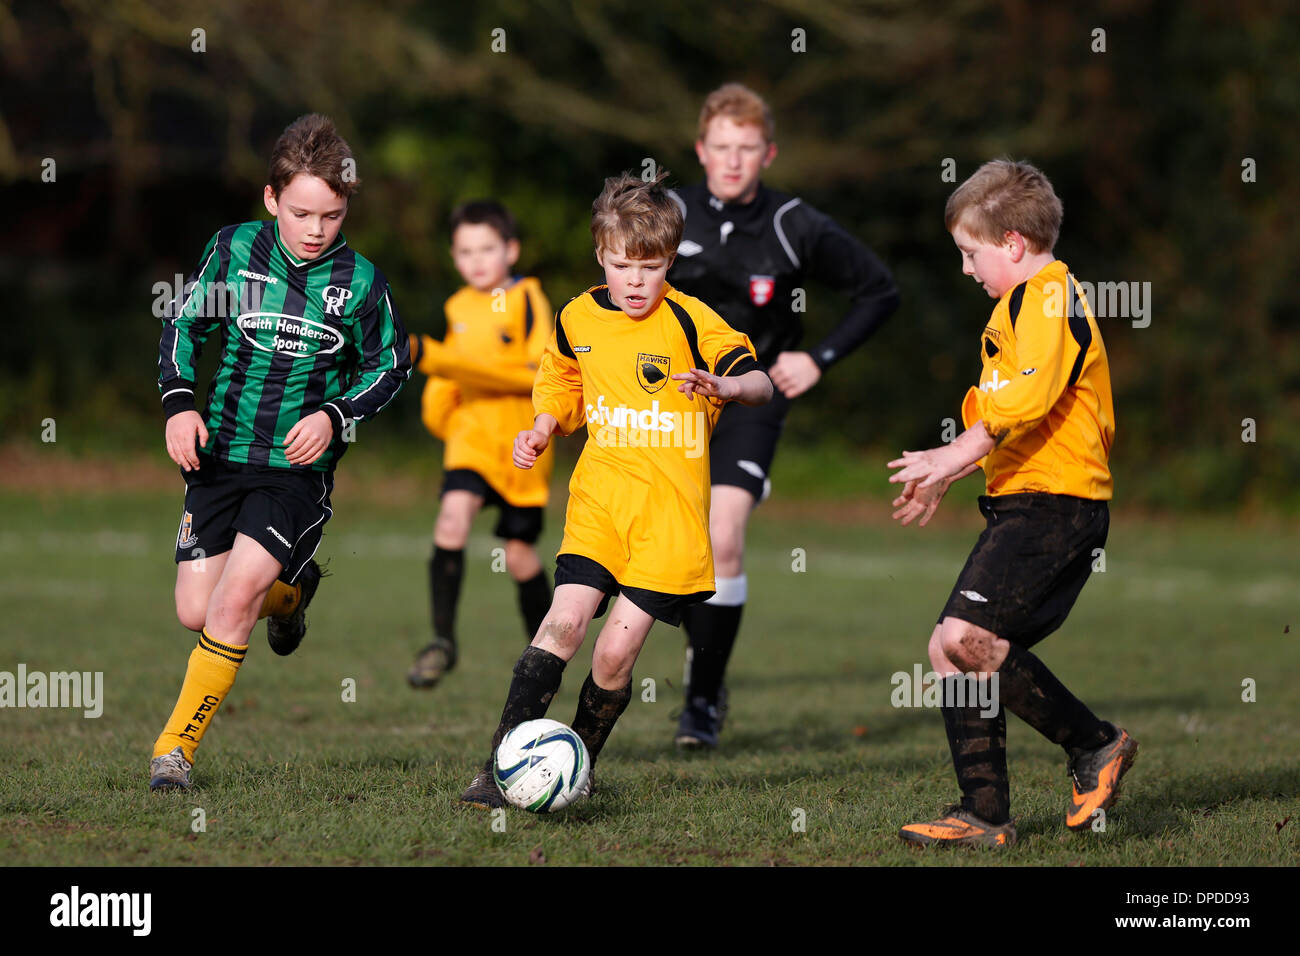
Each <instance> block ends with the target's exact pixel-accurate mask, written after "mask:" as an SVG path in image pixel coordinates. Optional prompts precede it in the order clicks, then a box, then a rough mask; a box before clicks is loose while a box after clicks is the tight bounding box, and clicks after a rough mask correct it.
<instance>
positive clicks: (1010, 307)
mask: <svg viewBox="0 0 1300 956" xmlns="http://www.w3.org/2000/svg"><path fill="white" fill-rule="evenodd" d="M1025 285H1026V283H1024V282H1022V283H1020V285H1018V286H1016V288H1015V290H1014V291H1013V292H1012V293H1011V299H1010V300H1009V301H1008V302H1007V312H1009V313H1010V314H1011V331H1013V332H1014V331H1015V330H1016V317H1017V316H1019V315H1020V303H1021V302H1023V301H1024V300H1025Z"/></svg>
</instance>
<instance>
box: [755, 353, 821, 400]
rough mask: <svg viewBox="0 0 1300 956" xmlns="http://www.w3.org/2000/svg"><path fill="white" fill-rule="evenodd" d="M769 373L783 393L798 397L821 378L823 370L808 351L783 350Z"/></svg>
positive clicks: (787, 395) (774, 383) (787, 396)
mask: <svg viewBox="0 0 1300 956" xmlns="http://www.w3.org/2000/svg"><path fill="white" fill-rule="evenodd" d="M767 374H768V375H769V376H771V378H772V384H773V385H775V386H776V387H777V388H779V389H780V390H781V394H782V395H784V396H785V397H786V398H798V397H799V396H800V395H802V394H803V393H804V392H806V391H808V389H810V388H812V387H813V386H814V385H816V384H817V383H818V382H819V381H820V380H821V377H822V370H821V369H820V368H818V367H817V363H816V362H814V361H813V357H812V356H811V355H809V354H808V353H807V352H782V353H781V354H780V355H778V356H777V357H776V361H775V362H773V363H772V367H771V368H770V369H768V370H767Z"/></svg>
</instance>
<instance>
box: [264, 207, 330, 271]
mask: <svg viewBox="0 0 1300 956" xmlns="http://www.w3.org/2000/svg"><path fill="white" fill-rule="evenodd" d="M271 228H272V229H273V230H274V231H275V245H276V248H277V249H279V250H280V255H282V256H283V257H284V260H285V262H287V263H289V265H291V266H293V267H294V268H295V269H301V268H303V267H304V266H312V265H315V264H316V263H318V262H323V261H325V260H326V259H328V258H330V256H332V255H334V254H335V253H336V252H338V251H339V250H340V249H342V248H343V247H344V246H346V245H347V244H348V240H347V236H345V235H343V232H342V231H341V230H340V232H339V234H338V235H337V236H335V237H334V243H333V245H331V246H330V247H329V248H328V249H326V250H325V251H323V252H322V253H321V254H320V255H318V256H317V257H316V258H315V259H299V258H298V257H297V256H295V255H294V254H293V253H292V252H290V251H289V248H288V246H286V245H285V244H284V243H283V242H282V241H281V239H280V224H279V223H278V222H276V221H275V220H274V219H272V220H271Z"/></svg>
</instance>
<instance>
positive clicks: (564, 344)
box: [555, 309, 578, 362]
mask: <svg viewBox="0 0 1300 956" xmlns="http://www.w3.org/2000/svg"><path fill="white" fill-rule="evenodd" d="M555 344H556V345H557V346H558V347H559V349H560V354H561V355H563V356H564V357H565V358H569V359H573V360H574V361H575V362H576V361H577V360H578V356H576V355H574V354H573V347H572V346H571V345H569V336H568V335H567V334H565V331H564V310H563V309H561V310H560V314H559V315H557V316H556V317H555Z"/></svg>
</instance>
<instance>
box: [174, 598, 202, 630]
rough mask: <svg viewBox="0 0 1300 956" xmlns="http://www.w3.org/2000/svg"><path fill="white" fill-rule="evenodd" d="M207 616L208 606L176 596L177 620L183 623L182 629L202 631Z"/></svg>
mask: <svg viewBox="0 0 1300 956" xmlns="http://www.w3.org/2000/svg"><path fill="white" fill-rule="evenodd" d="M207 616H208V607H207V605H206V604H199V603H197V602H195V601H194V600H192V599H190V598H188V597H183V596H181V595H180V594H178V595H176V620H178V621H180V622H181V627H183V628H186V629H187V630H190V631H195V632H198V631H201V630H203V623H204V621H205V620H206V619H207Z"/></svg>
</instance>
